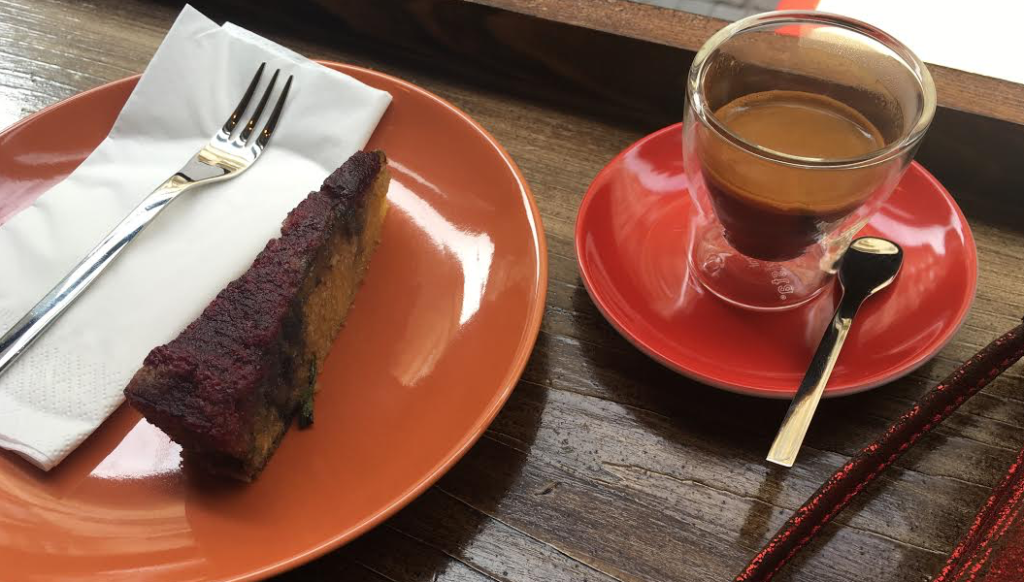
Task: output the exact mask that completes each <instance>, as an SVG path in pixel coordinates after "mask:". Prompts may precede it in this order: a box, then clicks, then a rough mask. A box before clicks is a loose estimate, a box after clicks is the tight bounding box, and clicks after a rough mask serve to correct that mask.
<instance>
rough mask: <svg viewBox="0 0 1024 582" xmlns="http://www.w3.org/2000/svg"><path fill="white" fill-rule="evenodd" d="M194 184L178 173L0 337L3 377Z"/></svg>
mask: <svg viewBox="0 0 1024 582" xmlns="http://www.w3.org/2000/svg"><path fill="white" fill-rule="evenodd" d="M190 185H192V180H191V179H189V178H188V177H186V176H184V175H182V174H181V173H179V174H175V175H174V176H172V177H170V178H168V179H167V181H165V182H164V183H163V184H161V185H160V186H159V187H157V189H156V190H154V191H153V192H152V193H150V194H149V196H146V198H145V199H144V200H143V201H142V202H141V203H139V205H138V206H136V207H135V208H134V209H133V210H132V211H131V212H130V213H129V214H128V216H126V217H125V218H124V220H122V221H121V222H120V223H119V224H118V225H117V226H115V227H114V229H113V230H111V231H110V234H108V235H107V236H105V237H103V240H101V241H100V242H99V244H97V245H96V246H95V247H93V249H92V250H91V251H89V254H87V255H86V256H85V258H84V259H82V261H81V262H79V263H78V264H77V265H75V268H73V269H72V270H71V272H70V273H68V274H67V275H66V276H65V277H64V278H63V279H61V281H60V282H59V283H57V285H56V286H55V287H54V288H53V289H51V290H50V292H49V293H47V294H46V295H45V296H44V297H43V298H42V299H40V300H39V303H36V305H35V307H33V308H32V309H30V310H29V312H28V313H26V314H25V316H24V317H22V318H21V319H20V320H19V321H18V322H17V323H15V324H14V327H12V328H11V329H10V330H8V331H7V333H5V334H4V336H3V337H2V338H0V375H2V374H3V373H4V371H6V370H7V368H9V367H10V366H11V364H13V363H14V361H15V360H17V359H18V357H19V356H21V354H23V353H24V352H25V350H26V349H28V347H29V346H30V345H32V342H34V341H35V340H36V338H38V337H39V335H40V334H42V333H43V331H44V330H46V328H47V327H49V326H50V324H52V323H53V322H54V321H55V320H56V319H57V317H58V316H60V314H61V313H63V312H64V310H65V309H67V308H68V306H70V305H71V303H72V302H74V300H75V299H77V298H78V296H79V295H81V294H82V291H85V289H86V287H88V286H89V285H90V284H91V283H92V282H93V280H94V279H96V277H97V276H98V275H99V274H100V273H101V272H102V271H103V269H105V268H106V267H107V265H109V264H110V263H111V262H113V260H114V258H115V257H116V256H117V255H118V254H120V253H121V251H122V250H123V249H124V247H125V246H127V245H128V243H130V242H131V241H132V240H133V239H134V238H135V237H136V236H138V235H139V233H140V232H142V230H143V229H144V228H146V225H148V224H149V223H150V222H151V221H152V220H153V219H154V218H156V215H157V214H159V213H160V211H161V210H163V209H164V208H166V207H167V205H168V204H170V203H171V201H172V200H174V198H175V197H177V195H178V194H180V193H181V192H182V191H183V190H185V189H186V188H188V187H189V186H190Z"/></svg>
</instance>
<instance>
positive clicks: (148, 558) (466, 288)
mask: <svg viewBox="0 0 1024 582" xmlns="http://www.w3.org/2000/svg"><path fill="white" fill-rule="evenodd" d="M325 64H326V65H327V66H329V67H331V68H334V69H337V70H340V71H342V72H345V73H347V74H349V75H352V76H353V77H355V78H357V79H359V80H361V81H363V82H365V83H367V84H369V85H372V86H374V87H377V88H380V89H384V90H386V91H389V92H390V93H391V95H393V96H394V101H393V102H392V104H391V107H390V108H389V109H388V111H387V113H386V114H385V116H384V119H383V120H382V121H381V123H380V125H379V126H378V128H377V131H376V133H374V135H373V139H372V140H371V142H370V144H369V146H368V147H370V148H377V147H379V148H382V149H384V150H385V151H386V152H387V154H388V157H389V158H390V160H391V172H392V175H393V177H394V180H393V181H392V183H391V190H390V192H389V194H388V198H389V199H390V201H391V204H392V206H391V211H390V213H389V214H388V217H387V220H386V221H385V223H384V234H383V238H382V242H381V245H380V247H379V248H378V250H377V252H376V255H375V256H374V258H373V263H372V265H371V268H370V271H369V274H368V275H367V277H366V281H365V283H364V285H363V288H362V289H361V290H360V292H359V295H358V297H357V298H356V306H355V308H354V309H353V311H352V313H351V314H350V316H349V318H348V323H347V325H346V327H345V329H344V330H343V331H342V333H341V335H340V336H339V338H338V340H337V342H336V343H335V346H334V349H333V351H332V352H331V355H330V357H329V358H328V359H327V362H326V364H325V366H324V369H323V374H322V376H321V378H320V385H321V388H322V391H321V392H320V395H319V396H318V397H317V401H316V424H315V425H314V426H313V428H311V429H309V430H305V431H300V430H294V429H293V430H292V431H291V432H290V433H289V434H288V435H287V436H286V437H285V439H284V441H283V443H282V444H281V447H280V449H279V450H278V451H277V454H275V455H274V458H273V459H272V460H271V462H270V464H269V465H268V466H267V468H266V470H265V471H264V472H263V474H262V475H261V476H260V478H259V479H258V480H257V481H256V482H255V483H253V484H251V485H248V486H241V485H233V484H224V483H219V482H215V481H212V480H209V479H206V478H204V477H203V476H202V475H197V474H195V473H192V472H190V471H188V470H182V469H181V468H180V466H179V454H178V453H179V449H178V447H177V446H176V445H175V444H174V443H172V442H170V441H169V440H168V439H167V437H166V436H165V435H164V434H163V433H162V432H160V431H159V430H157V429H156V428H154V427H153V426H151V425H150V424H148V423H146V422H145V421H140V419H139V416H138V415H137V414H136V413H135V412H134V411H132V410H130V409H128V408H127V407H125V406H122V407H121V408H120V409H119V410H118V411H117V412H116V413H115V414H114V415H113V416H111V418H110V419H108V420H107V422H106V423H104V424H103V426H101V427H100V429H99V430H97V431H96V433H95V434H93V435H92V436H91V437H90V438H89V439H88V440H87V441H86V442H85V443H84V444H83V445H82V446H81V447H80V448H79V449H78V450H77V451H75V452H74V453H72V454H71V455H70V456H69V457H68V458H67V459H66V460H65V461H64V462H63V463H62V464H61V465H59V466H58V467H57V468H55V469H54V470H53V471H51V472H50V473H48V474H47V473H43V472H41V471H39V470H37V469H35V468H34V467H32V466H31V465H29V464H28V463H27V462H25V461H23V460H22V459H21V458H19V457H16V456H15V455H14V454H12V453H9V452H6V451H0V564H2V566H0V577H2V578H3V579H5V580H6V579H12V580H20V581H23V582H25V581H31V580H46V581H54V580H93V579H96V580H132V581H156V580H175V581H180V580H252V579H257V578H262V577H265V576H268V575H270V574H273V573H276V572H281V571H283V570H285V569H287V568H290V567H294V566H296V565H298V564H299V563H301V562H304V561H306V560H309V559H312V558H314V557H316V556H318V555H320V554H323V553H324V552H327V551H328V550H330V549H332V548H335V547H338V546H339V545H341V544H344V543H345V542H348V541H351V540H352V539H353V538H355V537H356V536H358V535H359V534H361V533H363V532H365V531H366V530H368V529H369V528H371V527H373V526H374V525H376V524H378V523H380V522H381V521H382V520H383V519H385V518H386V517H388V516H389V515H391V514H393V513H394V512H395V511H397V510H398V509H399V508H401V507H402V506H404V505H405V504H407V503H409V501H411V500H412V499H413V498H414V497H416V496H417V495H418V494H419V493H421V492H422V491H423V490H424V489H426V488H427V487H428V486H430V484H431V483H433V482H434V481H435V480H437V478H438V477H440V476H441V474H443V473H444V472H445V471H446V470H447V469H448V468H449V467H451V466H452V465H453V464H454V463H455V461H457V460H458V459H459V458H460V457H461V456H462V454H463V453H464V452H465V451H466V450H467V449H468V448H469V447H470V446H471V445H472V444H473V443H474V442H475V441H476V439H477V438H478V437H479V436H480V435H481V434H482V433H483V431H484V429H485V428H486V427H487V425H488V424H489V423H490V422H491V420H492V419H493V418H494V416H495V414H497V412H498V409H499V408H501V406H502V404H504V402H505V400H506V399H507V398H508V395H509V393H510V392H511V391H512V388H513V386H514V385H515V383H516V381H517V379H518V378H519V375H520V373H521V372H522V370H523V366H524V365H525V364H526V360H527V358H528V357H529V355H530V351H531V349H532V347H533V343H534V340H535V339H536V337H537V331H538V328H539V326H540V319H541V314H542V312H543V309H544V291H545V288H546V286H547V254H546V251H545V243H544V236H543V232H542V229H541V223H540V217H539V215H538V212H537V207H536V205H535V204H534V201H533V197H532V196H531V195H530V192H529V189H528V187H527V185H526V182H525V180H524V179H523V177H522V175H521V174H520V172H519V170H518V168H516V165H515V163H514V162H513V161H512V159H511V158H510V157H509V156H508V154H507V153H506V152H505V150H503V149H502V147H501V146H500V145H498V143H497V142H496V141H495V140H494V138H492V137H491V136H490V135H489V134H488V133H487V132H486V131H484V129H483V128H481V127H480V126H479V125H477V124H476V123H475V122H474V121H473V120H471V119H470V118H469V117H467V116H466V115H465V114H464V113H462V112H461V111H459V110H457V109H455V108H454V107H452V106H451V105H450V104H448V103H446V102H445V101H442V100H441V99H439V98H438V97H436V96H434V95H432V94H430V93H428V92H426V91H424V90H423V89H420V88H418V87H416V86H414V85H411V84H409V83H406V82H405V81H401V80H399V79H395V78H393V77H389V76H387V75H383V74H381V73H377V72H373V71H369V70H365V69H360V68H357V67H351V66H348V65H340V64H336V63H325ZM136 81H137V77H136V78H129V79H124V80H121V81H117V82H114V83H111V84H109V85H104V86H103V87H99V88H97V89H94V90H92V91H88V92H86V93H82V94H81V95H77V96H75V97H73V98H71V99H68V100H67V101H64V102H61V103H59V104H57V105H55V106H53V107H50V108H47V109H45V110H43V111H41V112H40V113H38V114H36V115H33V116H31V117H29V118H27V119H25V120H23V121H22V122H20V123H18V124H16V125H14V126H13V127H11V128H9V129H8V130H7V131H5V132H3V133H2V134H0V222H3V221H4V220H5V219H6V218H7V217H9V216H11V215H12V214H13V213H14V212H16V211H17V210H18V209H20V208H24V207H25V206H27V205H28V204H29V203H30V202H31V201H32V200H33V199H35V198H36V197H37V196H39V195H40V194H41V193H42V192H44V191H45V190H46V189H47V188H48V187H50V186H52V185H53V184H55V183H57V182H58V181H60V180H61V179H62V178H64V177H65V176H66V175H67V174H69V173H70V172H71V171H72V170H74V169H75V167H77V166H78V164H79V163H81V162H82V160H83V159H85V157H86V156H87V155H88V153H89V152H91V151H92V150H93V149H94V148H95V147H96V146H97V145H98V144H99V143H100V141H101V140H102V139H103V137H104V136H105V135H106V133H107V132H108V131H109V129H110V126H111V125H112V124H113V122H114V119H115V117H116V116H117V113H118V112H119V111H120V109H121V107H122V106H123V105H124V102H125V100H126V99H127V97H128V95H129V93H131V91H132V89H133V88H134V87H135V83H136ZM434 140H443V141H442V142H440V143H438V142H435V141H434Z"/></svg>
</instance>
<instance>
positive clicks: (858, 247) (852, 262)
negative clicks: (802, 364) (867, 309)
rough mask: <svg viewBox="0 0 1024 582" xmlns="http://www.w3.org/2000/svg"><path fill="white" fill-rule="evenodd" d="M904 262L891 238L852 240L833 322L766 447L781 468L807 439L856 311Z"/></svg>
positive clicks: (790, 463) (842, 267) (842, 268)
mask: <svg viewBox="0 0 1024 582" xmlns="http://www.w3.org/2000/svg"><path fill="white" fill-rule="evenodd" d="M902 264H903V249H901V248H900V246H899V245H898V244H896V243H894V242H892V241H888V240H885V239H884V238H875V237H864V238H859V239H857V240H855V241H853V243H851V244H850V248H849V250H847V251H846V254H845V255H843V259H842V263H841V264H840V266H839V285H840V288H841V289H842V290H843V299H842V301H840V302H839V308H838V309H836V313H835V315H834V316H832V323H831V324H829V326H828V327H827V328H826V329H825V335H824V336H822V338H821V343H819V344H818V350H817V351H815V352H814V357H813V358H812V359H811V365H810V366H808V368H807V374H805V375H804V379H803V380H802V381H801V382H800V387H799V388H797V391H796V396H794V397H793V403H792V404H790V405H789V411H788V412H786V418H785V419H783V421H782V426H781V427H780V428H779V433H778V434H777V435H775V442H773V443H772V448H771V450H770V451H768V460H769V461H771V462H772V463H775V464H777V465H782V466H783V467H792V466H793V462H794V461H796V455H797V453H798V452H800V445H801V444H803V442H804V435H806V434H807V427H808V426H810V425H811V418H812V417H813V416H814V410H815V409H816V408H817V407H818V401H819V400H821V394H822V393H823V392H824V391H825V384H827V383H828V379H829V376H831V375H832V368H833V367H834V366H835V364H836V360H837V359H839V352H840V350H842V349H843V342H844V341H846V334H848V333H849V332H850V326H851V325H852V324H853V316H854V315H856V314H857V310H858V309H859V308H860V305H861V303H863V302H864V300H865V299H867V298H868V297H870V296H872V295H874V294H875V293H877V292H878V291H880V290H882V289H885V288H886V287H888V286H889V284H890V283H892V281H893V279H895V278H896V274H897V273H899V270H900V266H901V265H902Z"/></svg>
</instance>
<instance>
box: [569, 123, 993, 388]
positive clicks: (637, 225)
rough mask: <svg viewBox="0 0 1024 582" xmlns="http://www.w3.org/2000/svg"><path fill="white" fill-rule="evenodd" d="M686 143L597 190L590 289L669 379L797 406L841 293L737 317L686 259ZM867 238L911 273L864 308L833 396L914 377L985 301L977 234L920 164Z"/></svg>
mask: <svg viewBox="0 0 1024 582" xmlns="http://www.w3.org/2000/svg"><path fill="white" fill-rule="evenodd" d="M681 139H682V126H681V124H677V125H673V126H670V127H667V128H665V129H663V130H661V131H658V132H656V133H653V134H651V135H649V136H647V137H645V138H643V139H641V140H640V141H638V142H636V143H635V144H633V145H631V146H630V147H628V148H626V150H625V151H623V152H622V153H621V154H619V155H618V156H617V157H616V158H615V159H614V160H612V161H611V163H609V164H608V166H606V167H605V168H604V169H603V170H602V171H601V173H600V174H598V175H597V178H595V179H594V183H593V184H591V186H590V189H589V190H588V191H587V194H586V196H585V197H584V199H583V203H582V204H581V205H580V211H579V216H578V217H577V220H576V256H577V259H578V261H579V264H580V271H581V273H582V275H583V282H584V284H585V285H586V287H587V291H589V293H590V297H591V298H592V299H593V300H594V303H596V304H597V306H598V308H600V310H601V312H602V313H603V314H604V316H605V317H606V318H607V319H608V321H610V322H611V323H612V325H614V326H615V328H616V329H618V330H619V332H620V333H622V335H623V336H625V337H626V338H627V339H628V340H629V341H631V342H632V343H633V344H634V345H636V346H637V347H638V348H640V350H642V351H643V352H645V353H647V354H648V355H650V356H651V357H652V358H654V359H655V360H657V361H659V362H661V363H662V364H664V365H666V366H668V367H669V368H672V369H674V370H676V371H678V372H680V373H682V374H685V375H686V376H689V377H691V378H694V379H695V380H698V381H700V382H703V383H705V384H710V385H712V386H717V387H720V388H724V389H726V390H732V391H735V392H740V393H743V394H750V395H753V396H763V397H769V398H789V397H792V395H793V394H794V392H795V391H796V387H797V385H798V384H799V383H800V379H801V378H802V377H803V374H804V371H805V369H806V366H807V364H808V363H809V362H810V360H811V355H812V354H813V352H814V348H815V347H816V346H817V343H818V340H820V339H821V335H822V332H823V330H824V329H825V325H826V323H827V322H828V320H829V318H831V316H832V311H833V306H834V305H835V301H836V297H835V293H834V290H829V291H827V292H826V293H823V294H822V295H821V296H820V297H818V298H817V299H815V300H813V301H811V302H810V303H808V304H807V305H804V306H801V307H798V308H796V309H793V310H790V311H784V312H778V313H762V312H754V311H748V310H745V309H741V308H738V307H733V306H731V305H728V304H726V303H725V302H724V301H722V300H720V299H718V298H717V297H715V296H713V295H711V294H710V293H708V292H707V291H706V290H704V289H703V288H702V287H701V286H700V284H699V283H698V282H697V281H696V280H695V279H694V278H693V277H691V276H690V273H689V272H688V267H687V260H686V254H685V249H684V247H683V244H684V240H685V238H686V237H685V232H686V229H687V227H688V225H687V222H688V221H687V216H688V214H689V212H690V211H691V209H692V203H691V201H690V196H689V194H688V192H687V190H686V189H687V179H686V175H685V173H684V172H683V160H682V144H681ZM860 234H862V235H877V236H882V237H885V238H888V239H890V240H893V241H895V242H897V243H899V244H900V245H901V246H902V247H903V250H904V253H905V255H904V263H903V269H902V272H901V273H900V274H899V276H898V277H897V278H896V281H895V283H893V285H892V286H891V287H889V288H888V289H886V290H884V291H882V292H880V293H879V294H878V295H877V296H875V297H872V298H871V299H869V300H868V301H867V302H866V303H865V304H864V306H863V308H862V309H861V311H860V313H859V315H858V317H857V319H856V320H855V321H854V324H853V330H852V331H851V332H850V335H849V337H848V338H847V340H846V345H845V347H844V348H843V352H842V355H840V357H839V361H838V362H837V363H836V367H835V370H834V371H833V373H832V379H831V381H830V382H829V385H828V387H827V388H826V389H825V395H826V396H840V395H844V394H851V393H854V392H859V391H862V390H868V389H870V388H874V387H876V386H880V385H882V384H885V383H886V382H890V381H892V380H895V379H896V378H899V377H900V376H903V375H905V374H908V373H910V372H911V371H913V370H914V369H915V368H917V367H918V366H920V365H921V364H923V363H924V362H925V361H926V360H928V358H930V357H931V356H933V355H934V354H935V353H936V352H938V351H939V350H940V349H942V347H943V346H944V345H945V344H946V342H948V341H949V340H950V338H951V337H952V336H953V334H954V333H956V330H957V329H958V328H959V326H960V323H961V322H962V321H963V319H964V316H965V315H966V314H967V310H968V308H969V307H970V305H971V301H972V300H973V299H974V288H975V283H976V282H977V278H978V263H977V253H976V250H975V247H974V237H973V236H972V235H971V229H970V227H969V226H968V225H967V221H966V220H965V219H964V216H963V213H961V212H960V209H959V208H958V207H957V205H956V202H954V201H953V198H952V197H951V196H950V195H949V193H948V192H946V189H945V188H943V187H942V185H941V184H939V182H938V181H937V180H936V179H935V178H934V177H933V176H932V175H931V174H929V173H928V172H927V171H925V169H924V168H922V167H921V166H920V165H919V164H917V163H916V162H915V163H913V164H912V165H911V167H910V169H909V170H907V173H906V174H905V175H904V177H903V179H902V181H901V182H900V184H899V186H898V187H897V188H896V191H895V192H893V194H892V197H891V198H890V199H889V201H888V202H887V204H886V206H885V207H884V208H883V209H882V211H881V212H879V213H878V214H877V215H876V216H875V217H874V218H872V219H871V221H870V222H869V223H868V225H867V226H866V227H865V228H864V229H863V230H862V231H861V233H860Z"/></svg>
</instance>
